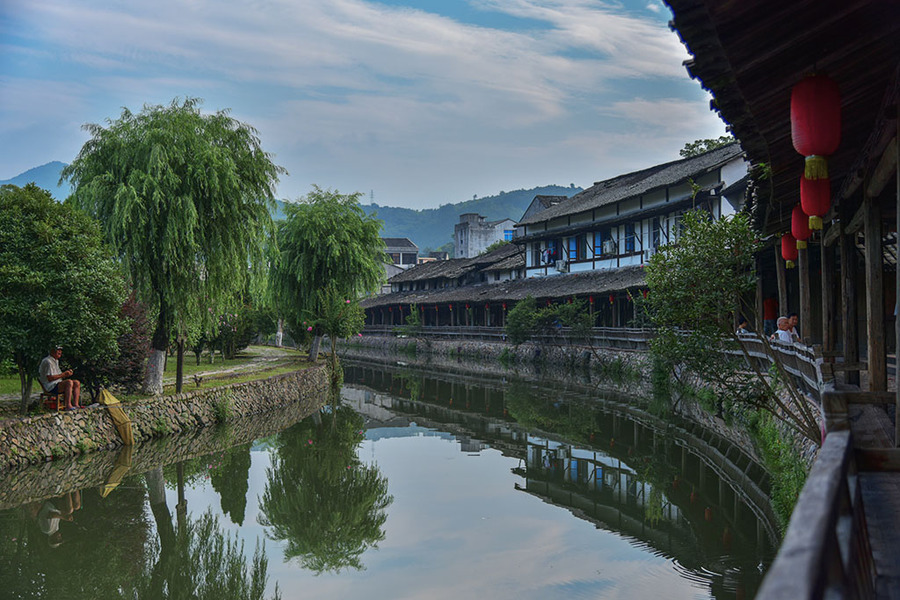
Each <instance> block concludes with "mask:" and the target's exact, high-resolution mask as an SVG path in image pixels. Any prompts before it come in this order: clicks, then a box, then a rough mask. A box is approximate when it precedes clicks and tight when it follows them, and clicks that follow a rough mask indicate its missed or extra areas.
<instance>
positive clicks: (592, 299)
mask: <svg viewBox="0 0 900 600" xmlns="http://www.w3.org/2000/svg"><path fill="white" fill-rule="evenodd" d="M588 303H590V304H593V303H594V297H593V296H588Z"/></svg>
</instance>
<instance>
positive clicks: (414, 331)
mask: <svg viewBox="0 0 900 600" xmlns="http://www.w3.org/2000/svg"><path fill="white" fill-rule="evenodd" d="M404 321H405V324H403V325H400V326H399V327H395V328H394V332H395V333H397V334H398V335H405V336H406V337H411V338H418V337H419V336H420V335H422V327H423V324H422V313H421V311H420V310H419V306H418V305H417V304H412V305H410V307H409V314H408V315H406V319H404Z"/></svg>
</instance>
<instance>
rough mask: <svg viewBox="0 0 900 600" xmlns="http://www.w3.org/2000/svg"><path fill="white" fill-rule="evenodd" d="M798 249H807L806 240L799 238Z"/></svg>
mask: <svg viewBox="0 0 900 600" xmlns="http://www.w3.org/2000/svg"><path fill="white" fill-rule="evenodd" d="M797 250H806V240H797Z"/></svg>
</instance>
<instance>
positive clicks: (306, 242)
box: [270, 186, 388, 360]
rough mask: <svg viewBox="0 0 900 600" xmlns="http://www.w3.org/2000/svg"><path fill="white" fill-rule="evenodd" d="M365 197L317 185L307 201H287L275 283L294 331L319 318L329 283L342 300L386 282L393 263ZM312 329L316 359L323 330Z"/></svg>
mask: <svg viewBox="0 0 900 600" xmlns="http://www.w3.org/2000/svg"><path fill="white" fill-rule="evenodd" d="M360 196H361V194H360V193H359V192H357V193H354V194H349V195H343V194H341V193H339V192H338V191H337V190H335V191H331V190H323V189H321V188H319V187H318V186H313V191H312V192H310V193H309V194H308V195H307V196H306V197H305V198H304V199H303V200H302V201H301V202H299V203H296V204H287V205H285V212H286V214H287V218H286V219H285V221H283V222H282V224H281V227H280V228H279V231H278V248H279V255H278V260H276V261H275V264H274V265H273V268H272V269H271V271H270V274H271V280H270V281H271V289H272V293H273V295H274V299H275V304H276V306H278V308H279V313H280V314H281V315H283V316H284V317H285V319H287V320H288V322H289V323H290V326H291V329H292V330H293V331H301V330H302V329H305V328H304V327H301V326H300V321H301V320H306V321H310V320H311V319H310V315H315V319H316V320H317V319H319V318H320V317H321V316H322V315H323V309H324V306H323V301H324V297H323V296H322V294H321V291H322V290H324V289H325V288H326V286H330V287H331V289H332V292H333V293H334V294H335V295H337V296H339V297H341V298H344V299H347V298H349V299H356V298H359V297H360V296H361V295H363V294H366V293H372V292H375V291H377V290H378V287H379V286H380V285H381V281H382V279H383V278H384V276H385V270H384V265H385V264H386V263H387V262H388V257H387V254H385V252H384V242H383V241H382V239H381V237H380V232H381V221H379V220H378V219H376V218H375V217H373V216H369V215H366V213H365V212H364V211H363V209H362V208H361V207H360V205H359V198H360ZM312 327H313V332H314V337H313V340H312V343H311V344H310V353H309V356H310V360H315V358H316V357H317V356H318V352H319V343H320V341H321V335H322V333H323V330H322V327H321V326H316V325H312Z"/></svg>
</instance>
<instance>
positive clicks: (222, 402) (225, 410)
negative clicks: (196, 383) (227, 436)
mask: <svg viewBox="0 0 900 600" xmlns="http://www.w3.org/2000/svg"><path fill="white" fill-rule="evenodd" d="M213 415H214V416H215V417H216V421H217V422H219V423H224V422H225V421H227V420H228V419H230V418H231V397H230V396H227V395H223V396H222V397H221V398H217V399H216V400H213Z"/></svg>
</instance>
